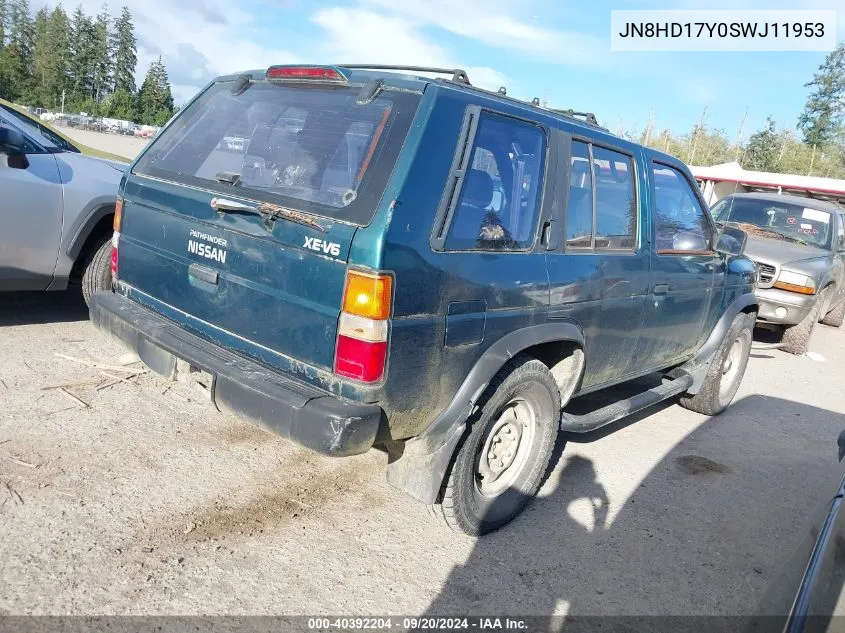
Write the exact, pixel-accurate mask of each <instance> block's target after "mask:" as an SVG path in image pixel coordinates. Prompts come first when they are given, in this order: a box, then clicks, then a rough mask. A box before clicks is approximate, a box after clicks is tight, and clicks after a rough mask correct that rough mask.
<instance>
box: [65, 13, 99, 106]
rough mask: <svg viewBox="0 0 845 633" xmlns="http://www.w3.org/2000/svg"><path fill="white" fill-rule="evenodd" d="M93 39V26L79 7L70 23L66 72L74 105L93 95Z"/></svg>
mask: <svg viewBox="0 0 845 633" xmlns="http://www.w3.org/2000/svg"><path fill="white" fill-rule="evenodd" d="M94 37H95V35H94V24H93V23H92V22H91V18H90V17H88V16H87V15H85V12H84V11H83V10H82V5H80V6H78V7H77V8H76V11H74V12H73V18H72V19H71V23H70V51H69V53H70V55H69V59H68V62H69V63H68V72H69V74H70V77H69V81H70V88H71V92H72V99H73V101H74V103H77V102H80V101H83V100H85V99H87V98H89V97H92V96H93V94H94V77H93V74H94V56H95V51H94V44H95V43H94Z"/></svg>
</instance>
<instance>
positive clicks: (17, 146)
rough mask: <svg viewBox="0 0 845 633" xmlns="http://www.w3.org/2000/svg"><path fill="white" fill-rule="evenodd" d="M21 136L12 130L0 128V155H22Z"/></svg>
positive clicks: (22, 144)
mask: <svg viewBox="0 0 845 633" xmlns="http://www.w3.org/2000/svg"><path fill="white" fill-rule="evenodd" d="M24 142H25V141H24V138H23V134H21V133H20V132H18V131H17V130H13V129H12V128H8V127H3V126H0V153H2V154H8V155H10V154H23V153H24Z"/></svg>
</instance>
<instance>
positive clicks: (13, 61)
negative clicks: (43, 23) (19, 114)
mask: <svg viewBox="0 0 845 633" xmlns="http://www.w3.org/2000/svg"><path fill="white" fill-rule="evenodd" d="M4 9H5V15H6V29H5V31H6V39H7V44H6V46H5V48H3V51H2V56H0V66H2V68H0V73H2V75H3V76H4V80H3V83H4V92H5V93H6V94H7V96H9V97H11V98H14V99H17V98H19V97H20V96H21V95H23V94H24V93H25V92H26V91H27V90H29V89H30V87H31V84H32V78H31V69H32V48H33V39H34V36H33V26H32V18H31V17H30V14H29V2H28V0H7V2H6V4H5V7H4Z"/></svg>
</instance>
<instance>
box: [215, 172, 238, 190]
mask: <svg viewBox="0 0 845 633" xmlns="http://www.w3.org/2000/svg"><path fill="white" fill-rule="evenodd" d="M214 179H215V180H216V181H217V182H223V183H226V184H227V185H231V186H233V187H237V186H238V185H239V184H241V175H240V174H236V173H235V172H233V171H221V172H219V173H218V174H217V175H216V176H214Z"/></svg>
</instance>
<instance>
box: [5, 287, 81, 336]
mask: <svg viewBox="0 0 845 633" xmlns="http://www.w3.org/2000/svg"><path fill="white" fill-rule="evenodd" d="M87 320H88V308H87V307H86V305H85V302H84V301H83V300H82V292H81V291H80V290H79V288H70V289H68V290H63V291H60V292H4V293H2V294H0V327H3V326H6V325H30V324H34V323H69V322H72V321H87Z"/></svg>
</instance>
